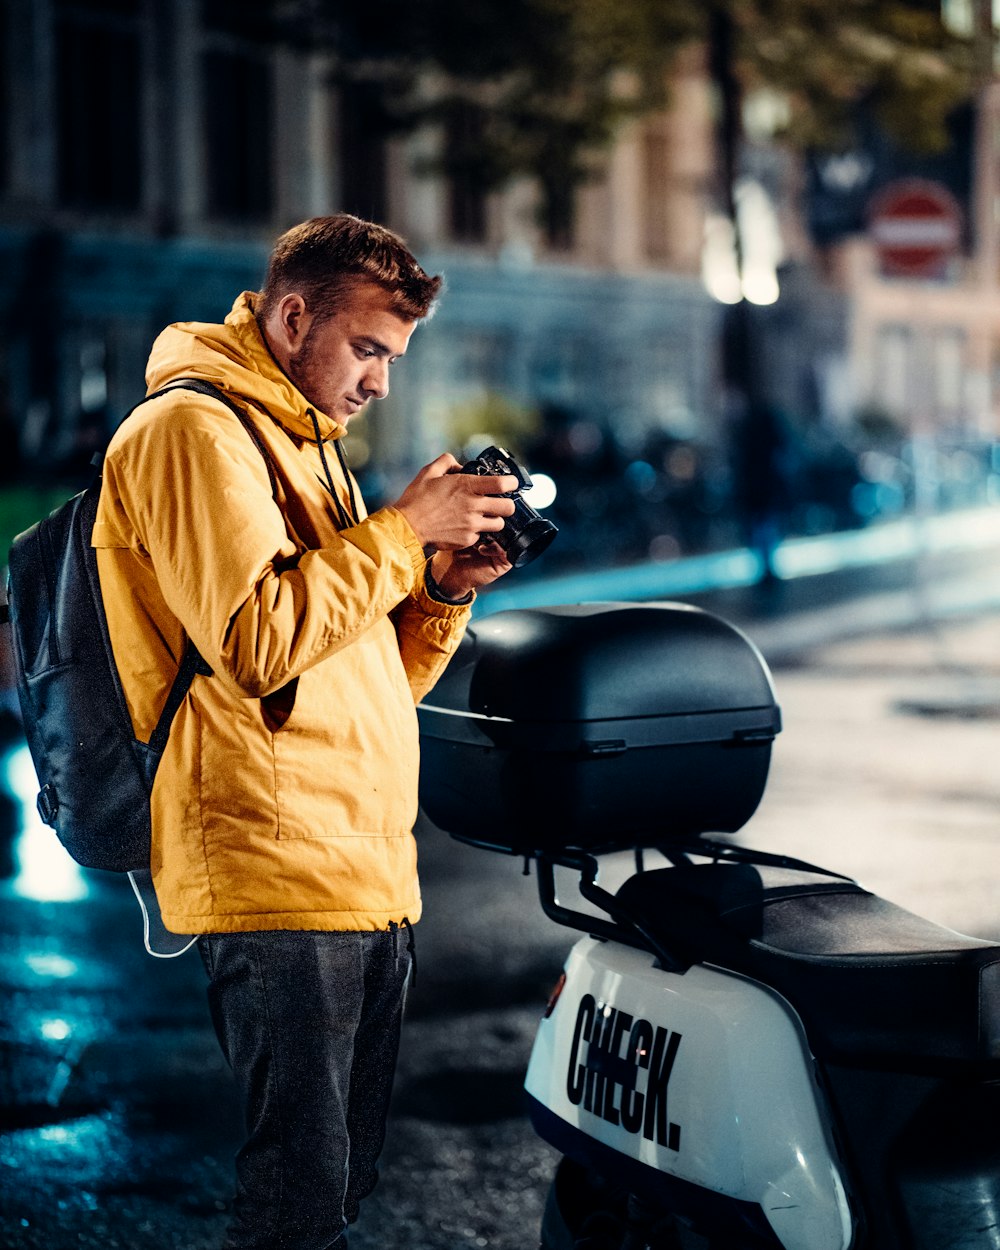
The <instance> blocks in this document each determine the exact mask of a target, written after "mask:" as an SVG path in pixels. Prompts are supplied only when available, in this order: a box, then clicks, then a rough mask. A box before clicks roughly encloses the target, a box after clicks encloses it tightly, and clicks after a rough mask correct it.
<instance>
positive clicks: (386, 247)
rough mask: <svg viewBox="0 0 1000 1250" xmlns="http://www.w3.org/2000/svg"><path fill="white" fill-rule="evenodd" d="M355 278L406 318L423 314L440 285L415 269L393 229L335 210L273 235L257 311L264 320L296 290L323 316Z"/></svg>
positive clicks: (326, 314) (310, 308)
mask: <svg viewBox="0 0 1000 1250" xmlns="http://www.w3.org/2000/svg"><path fill="white" fill-rule="evenodd" d="M358 280H363V281H368V282H375V283H377V284H378V285H379V286H381V287H382V288H384V290H385V291H386V293H387V294H388V295H389V297H390V300H389V302H390V307H391V308H392V310H393V312H395V313H396V314H397V315H398V316H400V317H402V318H404V319H406V320H410V321H415V320H417V319H418V318H421V317H426V316H427V314H428V313H429V312H430V311H431V306H432V304H433V303H434V299H435V297H436V296H437V293H438V291H439V290H440V289H441V279H440V278H431V277H429V276H428V275H427V274H426V273H425V272H424V270H423V269H421V267H420V266H419V265H418V264H417V262H416V260H415V259H414V257H413V254H412V253H411V252H410V250H409V248H408V247H407V246H406V244H405V243H404V242H403V240H402V239H401V238H400V237H399V235H398V234H394V233H393V232H392V231H391V230H387V229H386V228H385V226H379V225H376V224H375V223H374V222H371V221H362V220H361V219H360V218H359V217H352V216H351V215H350V214H349V213H337V214H336V215H335V216H333V217H313V218H312V219H311V220H310V221H304V222H302V223H301V225H298V226H293V227H292V228H291V230H286V231H285V233H284V234H283V235H281V237H280V238H279V239H278V240H277V242H276V243H275V245H274V249H273V251H272V252H271V257H270V260H269V261H268V265H267V275H266V277H265V279H264V285H263V288H262V290H261V293H260V299H259V301H258V307H257V315H258V317H259V318H260V319H261V320H262V321H263V320H266V318H267V317H268V316H269V315H270V314H271V312H272V311H273V310H274V309H275V308H276V307H277V306H278V304H279V303H280V302H281V300H282V299H283V298H284V297H285V296H286V295H289V294H292V293H296V294H298V295H301V296H302V298H303V299H304V300H305V301H306V306H307V307H308V308H309V310H310V311H311V312H313V313H314V314H315V316H316V317H317V318H319V319H320V320H326V318H328V317H331V316H333V314H334V313H335V312H336V311H337V305H338V303H339V302H340V299H341V298H342V297H343V295H344V293H345V291H347V290H348V289H349V288H350V287H351V286H352V285H354V283H355V282H357V281H358Z"/></svg>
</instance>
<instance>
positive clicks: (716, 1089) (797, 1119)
mask: <svg viewBox="0 0 1000 1250" xmlns="http://www.w3.org/2000/svg"><path fill="white" fill-rule="evenodd" d="M565 973H566V981H565V985H564V986H563V989H562V992H561V994H560V996H559V998H558V1001H557V1003H556V1005H555V1008H554V1010H553V1011H552V1012H551V1014H550V1015H549V1016H548V1017H547V1018H545V1019H544V1020H543V1021H542V1022H541V1025H540V1027H539V1030H538V1034H537V1036H536V1040H535V1045H534V1049H533V1051H532V1055H531V1061H530V1064H529V1067H528V1073H527V1077H526V1080H525V1087H526V1090H527V1092H528V1094H529V1095H530V1096H531V1097H532V1098H533V1099H535V1100H536V1101H537V1102H538V1103H539V1104H540V1105H541V1106H542V1107H544V1108H545V1109H546V1110H547V1111H548V1112H549V1113H551V1114H552V1115H554V1116H555V1117H557V1118H558V1120H560V1121H562V1122H564V1124H565V1125H566V1126H567V1127H568V1129H569V1137H570V1140H571V1141H572V1140H573V1139H574V1138H577V1140H578V1143H579V1145H580V1146H581V1155H583V1156H585V1155H586V1153H587V1152H586V1145H587V1142H588V1141H589V1140H596V1141H598V1142H600V1143H602V1145H603V1146H605V1147H608V1148H610V1149H612V1150H614V1151H615V1152H616V1153H617V1155H619V1156H620V1157H621V1158H622V1159H623V1160H624V1161H628V1160H631V1161H634V1163H636V1164H638V1165H645V1167H648V1168H652V1169H655V1170H656V1171H658V1172H659V1173H661V1174H664V1175H667V1176H671V1177H674V1178H677V1179H678V1180H681V1181H685V1182H688V1183H690V1184H692V1185H695V1186H698V1187H700V1188H701V1189H703V1190H707V1191H710V1192H713V1193H716V1194H719V1195H725V1196H727V1197H729V1198H731V1199H734V1200H737V1201H739V1202H744V1203H746V1202H749V1203H752V1204H756V1205H759V1207H760V1209H761V1211H762V1212H763V1214H764V1216H765V1218H766V1220H767V1223H768V1224H769V1225H770V1227H771V1228H772V1229H773V1231H774V1233H775V1235H776V1237H777V1240H778V1242H779V1243H780V1245H781V1246H783V1247H785V1250H848V1248H849V1247H850V1245H851V1241H852V1237H853V1233H854V1222H853V1219H852V1214H851V1208H850V1204H849V1202H848V1198H847V1193H846V1188H845V1184H844V1178H843V1170H842V1167H841V1165H840V1162H839V1160H838V1157H837V1153H836V1149H835V1147H834V1144H833V1141H832V1139H831V1137H830V1134H829V1131H828V1129H827V1127H826V1125H827V1124H828V1123H829V1116H828V1113H827V1112H826V1110H825V1107H824V1098H823V1094H822V1091H821V1090H820V1088H819V1086H818V1085H817V1082H816V1079H815V1064H814V1061H813V1057H812V1055H811V1054H810V1052H809V1049H808V1045H807V1043H806V1040H805V1036H804V1034H803V1031H802V1027H801V1024H800V1022H799V1020H798V1017H797V1016H796V1014H795V1013H794V1011H793V1010H792V1009H791V1007H790V1006H789V1005H788V1003H787V1002H786V1001H785V1000H784V999H783V998H781V997H780V996H779V995H777V994H775V993H774V992H773V991H771V990H769V989H768V988H766V987H765V986H763V985H760V984H758V983H757V982H753V981H750V980H748V979H746V978H744V977H740V976H737V975H734V974H732V973H729V972H725V971H723V970H721V969H715V968H711V967H708V966H704V965H695V966H694V967H692V968H690V969H689V970H688V971H687V972H685V973H683V974H678V973H672V972H666V971H664V970H663V969H662V968H660V967H657V966H656V963H655V961H654V957H653V956H652V955H650V954H648V953H646V952H643V951H640V950H635V949H633V948H631V947H627V946H624V945H618V944H616V943H610V942H603V941H597V940H595V939H594V938H591V937H587V938H583V939H581V940H580V941H579V942H577V944H576V945H575V946H574V947H573V949H572V951H571V952H570V955H569V958H568V960H567V963H566V969H565ZM560 1136H561V1137H563V1138H564V1141H565V1136H566V1135H565V1132H564V1133H561V1134H560ZM564 1141H563V1142H561V1143H560V1145H563V1144H564ZM645 1167H644V1168H642V1170H643V1171H645Z"/></svg>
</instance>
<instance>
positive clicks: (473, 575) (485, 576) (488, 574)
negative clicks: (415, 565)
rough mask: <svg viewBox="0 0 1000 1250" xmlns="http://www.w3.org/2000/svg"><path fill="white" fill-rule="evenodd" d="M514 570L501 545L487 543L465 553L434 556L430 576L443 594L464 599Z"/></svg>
mask: <svg viewBox="0 0 1000 1250" xmlns="http://www.w3.org/2000/svg"><path fill="white" fill-rule="evenodd" d="M513 567H514V566H513V565H512V564H511V562H510V561H509V560H508V559H507V557H506V555H505V554H504V550H503V548H502V547H501V546H500V544H499V543H495V542H490V541H489V540H484V541H483V542H480V543H477V544H476V545H475V546H474V547H466V548H464V549H463V550H462V551H437V552H435V553H434V556H433V558H432V560H431V575H432V576H433V578H434V580H435V582H436V583H437V585H438V588H439V589H440V590H441V593H442V594H444V595H446V596H447V597H448V598H449V599H464V598H465V596H466V595H467V594H468V593H469V591H470V590H478V589H479V588H480V587H481V586H488V585H489V584H490V582H495V581H496V579H497V578H498V577H503V575H504V573H509V572H510V570H511V569H512V568H513Z"/></svg>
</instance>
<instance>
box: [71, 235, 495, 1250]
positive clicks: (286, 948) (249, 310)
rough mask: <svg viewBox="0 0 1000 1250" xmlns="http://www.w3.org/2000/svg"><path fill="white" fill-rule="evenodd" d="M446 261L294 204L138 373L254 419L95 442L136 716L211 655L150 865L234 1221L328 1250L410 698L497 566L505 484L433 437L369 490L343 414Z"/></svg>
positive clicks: (384, 1069) (399, 840) (411, 750)
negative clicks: (204, 309) (193, 319)
mask: <svg viewBox="0 0 1000 1250" xmlns="http://www.w3.org/2000/svg"><path fill="white" fill-rule="evenodd" d="M439 286H440V279H438V278H431V277H428V275H427V274H426V273H425V272H424V271H423V270H422V269H421V268H420V266H419V265H418V264H417V262H416V261H415V260H414V258H413V256H412V255H411V254H410V253H409V251H408V250H407V249H406V247H405V245H404V244H403V242H402V240H401V239H399V238H398V237H397V236H395V235H394V234H392V233H390V232H389V231H387V230H385V229H383V228H381V227H379V226H375V225H372V224H371V223H367V222H362V221H359V220H358V219H356V218H354V217H350V216H347V215H340V216H335V217H328V218H318V219H315V220H313V221H309V222H306V223H304V224H303V225H300V226H297V227H295V228H294V229H292V230H290V231H289V232H288V233H287V234H285V235H283V236H282V237H281V238H280V239H279V240H278V242H277V244H276V245H275V248H274V251H273V253H272V256H271V259H270V262H269V266H268V272H267V277H266V280H265V283H264V288H263V290H262V292H261V293H260V295H255V294H252V293H245V294H244V295H241V296H240V298H239V299H238V300H237V301H236V303H235V305H234V307H233V311H232V312H231V313H230V315H229V316H228V317H227V318H226V321H225V324H224V325H206V324H197V323H183V324H179V325H174V326H171V327H169V328H168V329H167V330H165V331H164V332H163V334H162V335H161V336H160V337H159V338H158V339H157V341H156V343H155V345H154V347H153V350H152V354H151V356H150V359H149V366H148V369H147V382H148V385H149V389H150V391H151V392H152V391H154V390H158V389H159V388H161V387H163V386H164V385H166V384H168V383H170V382H171V381H173V380H176V379H179V378H200V379H204V380H207V381H209V382H212V383H213V384H214V385H215V386H217V387H218V388H220V389H221V390H223V391H224V392H225V393H226V394H227V395H228V396H229V397H231V398H232V400H233V401H234V402H235V403H236V405H237V406H238V407H239V408H240V409H242V411H243V412H244V414H245V415H246V416H247V417H248V418H249V420H250V422H252V425H253V428H254V431H255V433H256V435H257V437H258V439H259V441H260V443H261V445H262V446H261V447H255V446H254V442H253V441H251V438H250V437H249V435H248V433H247V431H246V430H245V429H244V428H243V426H242V425H241V423H240V421H239V419H238V418H237V416H236V415H235V414H234V413H233V412H231V411H230V410H229V409H228V408H227V407H226V406H225V405H224V404H223V403H222V402H221V401H219V400H218V399H216V398H214V397H210V396H209V397H206V396H203V395H200V394H195V393H193V392H190V391H184V390H175V391H172V392H170V393H169V394H167V395H165V396H161V397H159V398H157V399H153V400H150V401H149V402H148V403H146V404H144V405H143V406H142V407H141V408H140V409H138V410H137V411H136V413H134V414H133V415H132V416H131V417H130V418H129V420H128V421H126V422H124V423H123V425H122V427H121V429H120V430H119V431H118V433H117V434H116V435H115V437H114V439H113V440H112V443H111V446H110V448H109V451H108V456H107V459H106V462H105V471H104V485H103V488H102V494H101V501H100V508H99V512H98V518H97V523H96V525H95V528H94V538H93V542H94V546H95V547H96V548H97V549H98V551H97V555H98V566H99V571H100V577H101V587H102V593H103V598H104V602H105V605H106V608H107V614H108V624H109V628H110V631H111V638H112V645H113V648H114V653H115V659H116V661H117V665H118V669H119V671H120V673H121V676H122V682H123V685H124V688H125V692H126V697H127V700H128V704H129V710H130V712H131V715H132V719H133V722H134V724H135V726H136V730H137V734H138V736H139V737H140V739H141V740H143V741H147V740H148V738H149V734H150V732H151V731H152V727H153V725H154V724H155V722H156V719H157V716H158V714H159V711H160V709H161V707H162V706H163V703H164V700H165V698H166V695H167V691H168V689H169V686H170V683H171V681H172V679H173V675H174V674H175V672H176V671H177V667H178V663H179V661H180V659H181V656H182V655H183V653H184V649H185V646H186V644H187V640H188V639H191V640H192V641H193V642H194V644H195V646H196V647H197V649H198V651H199V652H200V654H201V656H202V657H203V658H204V660H205V661H206V662H207V664H208V665H209V666H210V667H211V669H212V675H211V676H203V675H199V676H198V677H196V678H195V681H194V683H193V685H192V686H191V690H190V692H189V694H188V695H187V697H186V699H185V701H184V703H183V705H182V707H181V708H180V711H179V712H178V714H177V717H176V719H175V721H174V723H173V726H172V729H171V733H170V739H169V742H168V745H167V748H166V751H165V753H164V756H163V759H162V761H161V763H160V766H159V770H158V772H157V776H156V784H155V787H154V790H153V794H152V828H153V847H152V873H153V880H154V883H155V888H156V893H157V898H158V902H159V906H160V910H161V913H162V916H163V920H164V923H165V924H166V926H167V928H168V929H170V930H172V931H174V932H177V933H200V934H203V935H204V936H202V938H201V939H200V942H199V945H200V949H201V953H202V958H203V960H204V962H205V966H206V969H207V972H208V976H209V1001H210V1004H211V1009H212V1015H213V1020H214V1023H215V1027H216V1031H217V1033H218V1036H219V1040H220V1042H221V1045H222V1048H223V1051H224V1052H225V1054H226V1057H227V1059H228V1060H229V1062H230V1064H231V1066H232V1068H233V1070H234V1073H235V1076H236V1078H237V1082H238V1084H239V1089H240V1094H241V1098H242V1101H243V1107H244V1111H245V1115H246V1122H247V1140H246V1143H245V1145H244V1146H243V1148H242V1149H241V1151H240V1153H239V1156H238V1159H237V1174H238V1187H237V1197H236V1201H235V1204H234V1214H233V1220H232V1223H231V1226H230V1230H229V1234H228V1239H227V1242H226V1246H227V1250H265V1248H266V1250H328V1248H330V1250H332V1248H334V1247H335V1248H336V1250H341V1247H344V1246H346V1244H347V1242H346V1234H345V1232H344V1228H345V1224H347V1223H350V1222H351V1221H353V1220H354V1219H355V1218H356V1217H357V1212H358V1204H359V1202H360V1200H361V1199H362V1198H364V1197H365V1195H366V1194H367V1193H369V1192H370V1191H371V1189H372V1188H373V1187H374V1185H375V1181H376V1178H377V1172H376V1166H375V1165H376V1160H377V1158H378V1155H379V1152H380V1150H381V1146H382V1141H383V1136H384V1125H385V1117H386V1112H387V1106H388V1099H389V1093H390V1088H391V1083H392V1076H393V1071H394V1067H395V1059H396V1049H397V1043H398V1035H399V1024H400V1017H401V1012H402V1001H403V993H404V988H405V983H406V979H407V973H408V970H409V965H410V943H409V942H401V941H400V940H399V939H400V927H401V926H402V927H403V928H404V929H405V930H406V935H407V937H408V938H409V939H410V940H411V941H412V932H411V930H410V925H411V924H412V923H413V922H415V921H416V920H417V919H418V918H419V915H420V896H419V890H418V885H417V876H416V849H415V843H414V839H413V835H412V832H411V830H412V826H413V822H414V819H415V815H416V802H417V799H416V795H417V769H418V755H417V752H418V737H417V725H416V713H415V709H414V704H415V701H417V700H419V699H420V698H421V697H422V696H423V695H424V694H425V693H426V692H427V691H428V690H429V689H430V687H431V686H432V685H433V683H434V681H435V680H436V678H437V677H438V675H439V674H440V673H441V671H442V669H443V668H444V666H445V664H446V663H447V661H448V659H449V657H450V656H451V654H452V653H453V651H454V650H455V648H456V647H457V645H458V642H459V640H460V638H461V635H462V632H463V630H464V627H465V623H466V621H467V618H468V613H469V603H470V602H471V599H472V597H473V595H474V592H475V590H476V588H477V587H479V586H482V585H485V584H486V583H488V582H490V581H492V580H494V579H495V578H496V577H498V576H500V575H501V574H503V573H504V572H506V571H507V570H508V569H509V567H510V566H509V564H508V563H507V561H506V559H505V557H504V555H503V552H502V550H501V549H500V548H499V547H498V546H497V544H496V543H493V542H490V541H488V540H484V538H483V537H482V536H484V535H488V534H490V533H491V532H495V531H498V530H500V529H502V528H503V524H504V518H505V516H507V515H509V514H510V513H511V512H512V511H513V503H512V502H511V501H510V500H508V499H503V498H498V497H497V496H498V495H499V493H500V492H503V491H507V490H513V489H514V488H515V486H516V480H515V479H514V478H513V477H476V476H471V475H464V474H460V473H457V472H456V470H457V469H458V467H459V466H458V463H457V461H456V460H454V458H453V457H451V456H450V455H442V456H440V457H438V459H437V460H435V461H434V462H433V463H432V464H430V465H428V466H426V467H425V468H424V469H422V470H421V471H420V473H418V474H417V476H416V477H415V478H414V480H413V481H412V482H411V483H410V484H409V486H407V488H406V489H405V490H404V491H403V493H402V495H401V496H400V497H399V499H398V500H397V501H396V503H395V504H394V505H392V506H390V507H386V508H381V509H379V510H378V511H377V512H375V513H373V514H372V515H371V516H368V515H366V513H365V510H364V506H363V503H362V501H361V500H360V498H359V495H358V491H357V488H356V485H355V483H354V482H353V480H352V479H351V476H350V474H349V472H348V470H347V467H346V461H345V459H344V456H343V453H342V451H341V445H340V439H341V437H342V436H343V434H344V433H345V428H346V425H347V423H348V422H349V421H350V419H351V418H352V417H353V416H355V415H356V414H357V413H358V412H360V411H361V410H362V409H363V408H364V407H365V406H366V404H367V403H368V402H369V401H370V400H372V399H380V398H382V397H383V396H384V395H385V394H386V393H387V391H388V387H389V371H390V369H391V367H392V366H393V364H394V362H396V361H397V360H398V359H399V358H400V357H401V356H402V355H403V354H404V353H405V351H406V348H407V345H408V343H409V340H410V336H411V334H412V333H413V330H414V328H415V326H416V324H417V322H418V321H419V320H420V319H421V318H423V317H424V316H426V315H427V313H428V312H429V310H430V308H431V305H432V302H433V300H434V298H435V296H436V295H437V293H438V289H439ZM262 450H263V452H264V453H266V455H262V454H261V452H262ZM272 478H273V480H272ZM428 551H430V552H431V553H432V554H431V556H430V559H428V557H427V552H428Z"/></svg>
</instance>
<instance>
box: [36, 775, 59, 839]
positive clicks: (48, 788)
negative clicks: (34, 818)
mask: <svg viewBox="0 0 1000 1250" xmlns="http://www.w3.org/2000/svg"><path fill="white" fill-rule="evenodd" d="M35 806H36V807H37V808H38V814H39V816H41V818H42V820H43V821H44V822H45V823H46V824H47V825H49V826H50V827H51V828H53V829H54V828H55V827H56V817H57V816H58V815H59V796H58V794H56V788H55V786H54V785H52V783H51V782H49V781H47V782H46V783H45V785H44V786H42V788H41V790H39V792H38V798H37V799H36V800H35Z"/></svg>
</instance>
